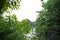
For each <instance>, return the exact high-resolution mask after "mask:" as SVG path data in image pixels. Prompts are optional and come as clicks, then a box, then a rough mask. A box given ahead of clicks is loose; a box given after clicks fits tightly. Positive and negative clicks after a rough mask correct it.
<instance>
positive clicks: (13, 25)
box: [0, 15, 31, 40]
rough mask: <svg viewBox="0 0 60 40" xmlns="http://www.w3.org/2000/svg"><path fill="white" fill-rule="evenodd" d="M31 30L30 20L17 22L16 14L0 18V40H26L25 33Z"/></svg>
mask: <svg viewBox="0 0 60 40" xmlns="http://www.w3.org/2000/svg"><path fill="white" fill-rule="evenodd" d="M30 30H31V25H30V21H29V20H28V19H24V20H23V21H21V22H19V21H18V20H17V18H16V15H13V16H11V15H9V16H6V18H3V17H2V18H1V20H0V40H26V38H25V35H24V34H27V33H29V32H30Z"/></svg>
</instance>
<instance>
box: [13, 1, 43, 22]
mask: <svg viewBox="0 0 60 40" xmlns="http://www.w3.org/2000/svg"><path fill="white" fill-rule="evenodd" d="M20 5H21V7H20V9H19V10H14V12H13V13H15V14H16V15H17V18H18V20H19V21H22V20H23V19H25V18H28V19H29V20H30V21H36V18H37V15H38V13H36V11H39V10H41V9H42V7H41V5H42V4H41V1H40V0H22V1H21V4H20Z"/></svg>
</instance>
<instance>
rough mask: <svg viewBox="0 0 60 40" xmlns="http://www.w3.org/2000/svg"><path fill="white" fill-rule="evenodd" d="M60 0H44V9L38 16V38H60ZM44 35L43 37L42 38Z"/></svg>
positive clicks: (40, 39)
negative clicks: (45, 0)
mask: <svg viewBox="0 0 60 40" xmlns="http://www.w3.org/2000/svg"><path fill="white" fill-rule="evenodd" d="M59 3H60V0H57V1H56V0H48V1H47V3H45V2H43V6H42V7H43V8H44V9H43V10H42V11H40V12H39V17H38V18H37V26H38V27H37V28H36V32H37V36H38V40H60V34H59V33H60V32H59V31H60V5H59ZM41 36H42V38H41Z"/></svg>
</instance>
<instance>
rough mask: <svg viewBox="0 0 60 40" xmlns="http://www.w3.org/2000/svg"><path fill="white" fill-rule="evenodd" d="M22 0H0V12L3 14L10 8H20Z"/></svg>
mask: <svg viewBox="0 0 60 40" xmlns="http://www.w3.org/2000/svg"><path fill="white" fill-rule="evenodd" d="M20 1H21V0H0V14H3V13H4V11H6V12H8V10H9V9H12V10H13V9H17V8H19V5H20Z"/></svg>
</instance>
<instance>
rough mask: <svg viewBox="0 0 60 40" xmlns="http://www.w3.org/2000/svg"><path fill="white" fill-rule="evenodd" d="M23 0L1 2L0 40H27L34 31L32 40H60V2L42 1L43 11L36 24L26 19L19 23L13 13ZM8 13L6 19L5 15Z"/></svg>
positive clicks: (1, 0)
mask: <svg viewBox="0 0 60 40" xmlns="http://www.w3.org/2000/svg"><path fill="white" fill-rule="evenodd" d="M20 1H21V0H4V1H3V0H0V40H27V39H26V34H28V33H30V31H31V29H32V33H33V32H34V30H33V29H34V28H35V30H36V31H35V33H33V35H34V36H33V37H32V38H31V40H60V5H59V4H60V0H57V1H56V0H48V1H47V2H44V0H42V1H41V2H42V7H43V8H44V9H43V10H42V11H38V13H39V15H38V18H37V20H36V22H31V21H30V20H29V19H24V20H22V21H21V22H19V21H18V20H17V18H16V15H14V14H13V15H10V14H11V13H10V12H11V11H9V10H15V9H18V8H19V6H20ZM4 12H6V13H8V15H6V16H5V17H4V16H3V15H4V14H5V13H4Z"/></svg>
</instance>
